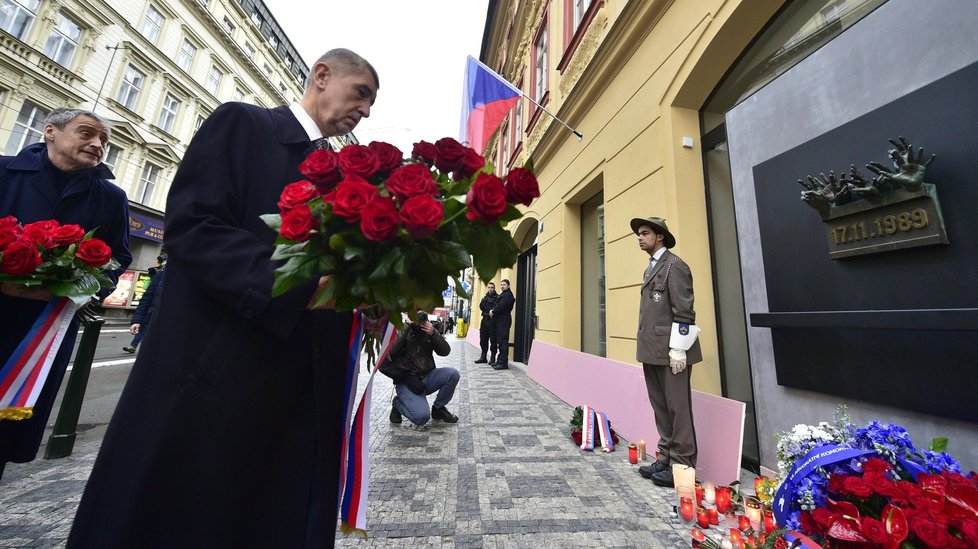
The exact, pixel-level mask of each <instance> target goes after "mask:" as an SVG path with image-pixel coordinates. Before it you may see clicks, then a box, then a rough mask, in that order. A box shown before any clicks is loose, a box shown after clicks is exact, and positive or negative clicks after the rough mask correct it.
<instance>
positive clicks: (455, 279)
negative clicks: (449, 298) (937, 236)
mask: <svg viewBox="0 0 978 549" xmlns="http://www.w3.org/2000/svg"><path fill="white" fill-rule="evenodd" d="M452 282H454V283H455V293H456V294H457V295H458V296H459V297H460V298H462V299H472V296H471V295H470V294H469V293H468V292H466V291H465V287H464V286H462V283H461V282H460V281H459V278H458V276H457V275H456V276H453V277H452Z"/></svg>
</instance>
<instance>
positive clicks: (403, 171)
mask: <svg viewBox="0 0 978 549" xmlns="http://www.w3.org/2000/svg"><path fill="white" fill-rule="evenodd" d="M384 186H385V187H387V191H388V192H389V193H391V194H392V195H394V196H396V197H397V198H398V199H399V200H405V199H407V198H410V197H412V196H414V195H418V194H428V195H434V194H437V193H438V184H437V183H435V178H434V177H432V176H431V170H429V169H428V167H427V166H425V165H424V164H418V163H411V164H408V165H406V166H401V167H400V168H397V169H396V170H394V171H393V172H391V175H390V177H388V178H387V181H385V182H384Z"/></svg>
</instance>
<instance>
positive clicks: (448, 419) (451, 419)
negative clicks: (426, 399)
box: [431, 406, 458, 423]
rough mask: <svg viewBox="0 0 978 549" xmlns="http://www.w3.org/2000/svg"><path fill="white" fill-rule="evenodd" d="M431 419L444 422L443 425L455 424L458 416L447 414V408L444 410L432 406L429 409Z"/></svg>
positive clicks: (443, 408)
mask: <svg viewBox="0 0 978 549" xmlns="http://www.w3.org/2000/svg"><path fill="white" fill-rule="evenodd" d="M431 419H440V420H442V421H444V422H445V423H455V422H457V421H458V416H457V415H455V414H453V413H451V412H449V411H448V408H445V407H441V408H436V407H434V406H432V407H431Z"/></svg>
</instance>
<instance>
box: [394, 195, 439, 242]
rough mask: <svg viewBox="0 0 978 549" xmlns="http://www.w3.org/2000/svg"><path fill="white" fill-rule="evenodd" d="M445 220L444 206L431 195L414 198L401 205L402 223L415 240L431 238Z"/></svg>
mask: <svg viewBox="0 0 978 549" xmlns="http://www.w3.org/2000/svg"><path fill="white" fill-rule="evenodd" d="M443 219H445V207H444V205H443V204H442V203H441V202H439V201H437V200H435V199H434V198H433V197H431V196H429V195H426V194H419V195H415V196H412V197H411V198H409V199H407V200H405V201H404V204H402V205H401V221H403V222H404V227H405V228H406V229H407V231H408V233H410V234H411V236H413V237H414V238H424V237H426V236H430V235H431V234H432V233H433V232H435V230H436V229H438V225H439V224H440V223H441V222H442V220H443Z"/></svg>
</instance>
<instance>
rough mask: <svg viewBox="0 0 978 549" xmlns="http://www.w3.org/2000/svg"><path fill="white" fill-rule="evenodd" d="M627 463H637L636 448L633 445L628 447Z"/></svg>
mask: <svg viewBox="0 0 978 549" xmlns="http://www.w3.org/2000/svg"><path fill="white" fill-rule="evenodd" d="M628 463H631V464H632V465H634V464H636V463H638V446H635V445H634V444H629V445H628Z"/></svg>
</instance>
